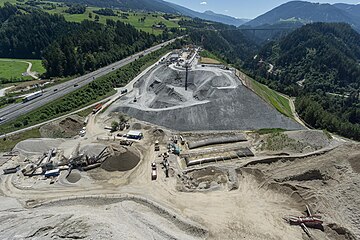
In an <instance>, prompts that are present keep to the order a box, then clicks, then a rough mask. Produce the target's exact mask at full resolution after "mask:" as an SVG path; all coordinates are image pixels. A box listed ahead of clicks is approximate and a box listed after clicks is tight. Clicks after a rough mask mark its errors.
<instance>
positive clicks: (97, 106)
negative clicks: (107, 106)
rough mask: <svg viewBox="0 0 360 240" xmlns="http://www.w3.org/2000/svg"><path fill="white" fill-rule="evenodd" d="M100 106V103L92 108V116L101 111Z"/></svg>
mask: <svg viewBox="0 0 360 240" xmlns="http://www.w3.org/2000/svg"><path fill="white" fill-rule="evenodd" d="M102 106H103V105H102V104H101V103H99V104H98V105H96V106H95V107H94V109H93V114H95V113H97V112H98V111H100V110H101V108H102Z"/></svg>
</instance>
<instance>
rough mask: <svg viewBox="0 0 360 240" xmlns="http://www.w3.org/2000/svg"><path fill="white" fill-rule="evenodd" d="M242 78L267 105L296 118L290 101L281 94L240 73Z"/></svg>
mask: <svg viewBox="0 0 360 240" xmlns="http://www.w3.org/2000/svg"><path fill="white" fill-rule="evenodd" d="M240 74H241V77H242V78H245V79H244V80H245V82H246V84H247V85H248V87H250V88H251V89H252V90H253V91H254V92H255V93H256V94H257V95H259V96H260V97H261V98H262V99H264V100H265V101H266V102H267V103H269V104H271V105H272V106H273V107H275V108H276V110H278V111H279V112H281V113H282V114H284V115H285V116H287V117H290V118H294V116H293V113H292V111H291V107H290V103H289V99H287V98H286V97H284V96H282V95H281V94H280V93H278V92H276V91H274V90H272V89H270V88H269V87H268V86H266V85H264V84H261V83H259V82H257V81H255V80H254V79H252V78H251V77H249V76H247V75H246V74H244V73H242V72H240Z"/></svg>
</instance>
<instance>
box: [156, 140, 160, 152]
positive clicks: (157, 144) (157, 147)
mask: <svg viewBox="0 0 360 240" xmlns="http://www.w3.org/2000/svg"><path fill="white" fill-rule="evenodd" d="M155 151H156V152H158V151H160V145H159V141H158V140H156V141H155Z"/></svg>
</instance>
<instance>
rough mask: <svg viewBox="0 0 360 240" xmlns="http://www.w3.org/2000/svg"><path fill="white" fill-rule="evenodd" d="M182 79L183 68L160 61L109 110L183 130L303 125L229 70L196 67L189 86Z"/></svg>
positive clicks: (190, 76)
mask: <svg viewBox="0 0 360 240" xmlns="http://www.w3.org/2000/svg"><path fill="white" fill-rule="evenodd" d="M184 79H185V72H184V71H177V70H174V69H171V68H169V67H166V66H159V67H157V68H155V69H154V70H153V71H152V72H150V73H148V74H146V75H144V76H143V77H142V78H141V79H140V80H139V81H138V82H137V83H136V84H135V86H134V91H133V92H131V93H129V94H128V95H129V96H127V98H126V99H121V100H119V101H117V102H115V103H114V104H113V105H112V106H111V108H110V109H109V111H110V112H111V111H113V112H123V113H126V114H127V115H130V116H132V117H135V118H137V119H140V120H143V121H146V122H150V123H154V124H156V125H161V126H165V127H167V128H170V129H175V130H179V131H193V130H235V129H239V130H251V129H261V128H283V129H290V130H294V129H303V127H302V126H301V125H299V124H298V123H296V122H295V121H293V120H292V119H289V118H287V117H285V116H284V115H282V114H280V113H279V112H277V111H276V110H275V109H274V108H273V107H271V106H270V105H269V104H267V103H266V102H265V101H263V100H262V99H261V98H260V97H258V96H257V95H256V94H255V93H253V92H252V91H250V90H249V89H247V88H246V87H244V86H242V85H241V83H240V81H239V80H238V79H237V78H236V77H235V75H234V73H233V72H231V71H225V70H221V69H218V68H199V69H195V70H192V71H190V72H189V79H188V83H189V84H188V86H189V88H188V90H187V91H185V88H184ZM134 98H136V99H137V101H136V102H134V101H133V99H134Z"/></svg>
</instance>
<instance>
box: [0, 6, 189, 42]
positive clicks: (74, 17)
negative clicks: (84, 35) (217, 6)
mask: <svg viewBox="0 0 360 240" xmlns="http://www.w3.org/2000/svg"><path fill="white" fill-rule="evenodd" d="M5 2H9V3H11V4H14V5H16V4H24V3H25V2H26V1H17V0H0V6H3V5H4V3H5ZM41 2H42V3H43V4H40V5H38V6H39V7H40V8H43V9H42V10H43V11H45V12H48V13H50V14H61V15H63V16H64V17H65V19H66V20H67V21H69V22H81V21H83V20H85V19H87V20H93V21H94V19H95V15H97V14H95V13H93V11H94V10H99V9H100V8H98V7H87V8H86V11H85V13H83V14H69V13H66V12H65V10H66V9H68V7H66V6H64V4H63V3H60V2H51V1H41ZM51 4H54V5H56V8H55V9H51V10H47V9H44V7H45V6H50V5H51ZM114 12H115V13H116V14H118V16H102V15H98V16H99V17H100V20H99V22H100V23H105V22H106V19H112V20H115V21H118V20H119V21H122V22H125V23H129V24H131V25H133V26H134V27H135V28H137V29H139V30H142V31H144V32H147V33H152V34H155V35H159V34H161V33H162V30H161V29H154V28H153V27H152V26H153V25H154V24H158V23H160V22H162V23H163V24H165V25H166V26H167V27H168V28H180V26H179V24H178V21H179V19H174V20H166V19H165V18H163V14H161V13H150V14H148V13H145V12H123V11H120V10H114ZM89 13H91V14H92V18H89ZM122 13H125V14H129V16H128V19H123V18H122V17H121V14H122ZM143 17H146V19H145V21H144V22H140V21H139V19H141V18H143ZM185 18H186V17H185Z"/></svg>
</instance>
